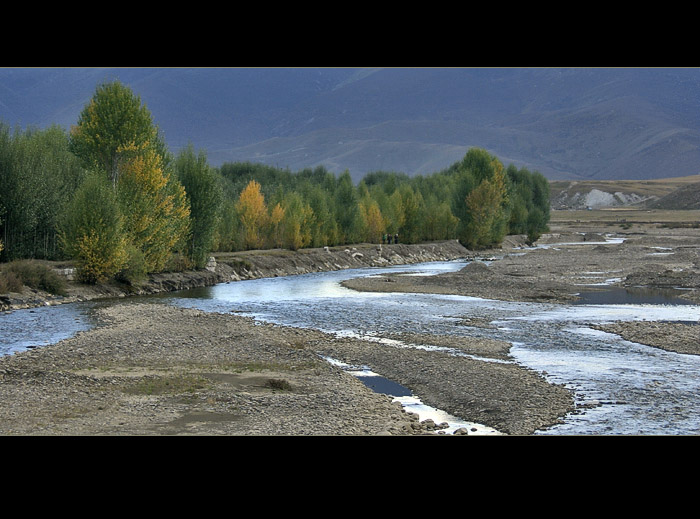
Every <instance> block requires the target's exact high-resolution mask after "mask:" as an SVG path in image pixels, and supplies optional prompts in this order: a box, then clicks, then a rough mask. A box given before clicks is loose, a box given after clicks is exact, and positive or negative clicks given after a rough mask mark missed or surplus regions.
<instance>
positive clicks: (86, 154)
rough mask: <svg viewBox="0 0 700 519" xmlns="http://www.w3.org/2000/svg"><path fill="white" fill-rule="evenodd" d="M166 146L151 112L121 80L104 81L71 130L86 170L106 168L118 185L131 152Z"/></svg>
mask: <svg viewBox="0 0 700 519" xmlns="http://www.w3.org/2000/svg"><path fill="white" fill-rule="evenodd" d="M145 147H152V148H153V149H154V150H155V151H156V152H157V153H159V154H160V155H163V151H164V150H163V148H164V145H163V143H162V141H161V140H160V138H159V135H158V129H157V127H156V126H154V125H153V120H152V117H151V113H150V112H149V111H148V109H147V108H146V106H145V105H142V104H141V99H140V98H139V97H138V96H135V95H134V94H133V92H132V91H131V89H130V88H128V87H127V86H125V85H122V84H121V83H120V82H119V81H113V82H110V83H102V84H101V85H99V86H98V87H97V89H96V90H95V93H94V95H93V97H92V99H91V100H90V102H89V103H88V104H87V105H86V106H85V108H83V111H82V112H81V113H80V116H79V118H78V124H77V125H75V126H73V127H72V128H71V131H70V150H71V151H72V152H73V153H74V154H75V155H76V156H78V157H80V159H82V161H83V164H84V166H85V167H86V168H87V169H94V170H100V171H104V172H106V173H107V174H108V176H109V178H110V179H111V180H112V184H113V185H114V186H116V185H117V181H118V177H119V173H120V164H121V162H122V161H123V160H124V159H125V158H126V157H128V155H129V154H130V151H133V150H134V149H143V148H145Z"/></svg>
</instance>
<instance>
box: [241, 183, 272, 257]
mask: <svg viewBox="0 0 700 519" xmlns="http://www.w3.org/2000/svg"><path fill="white" fill-rule="evenodd" d="M236 205H237V212H238V217H239V219H240V223H241V226H242V228H243V245H244V247H245V248H246V249H257V248H260V247H262V246H263V244H264V241H265V236H264V232H263V231H264V229H265V226H266V225H267V223H268V214H267V206H266V205H265V197H264V196H263V194H262V192H261V190H260V184H259V183H258V182H257V181H255V180H251V181H250V182H248V185H247V186H246V187H245V188H244V189H243V191H241V194H240V196H239V197H238V203H237V204H236Z"/></svg>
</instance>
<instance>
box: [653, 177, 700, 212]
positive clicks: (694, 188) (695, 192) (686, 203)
mask: <svg viewBox="0 0 700 519" xmlns="http://www.w3.org/2000/svg"><path fill="white" fill-rule="evenodd" d="M647 207H649V208H650V209H684V210H692V209H700V181H698V182H697V183H695V184H690V185H688V186H684V187H681V188H678V189H676V190H675V191H673V192H671V193H669V194H668V195H666V196H664V197H661V198H660V199H658V200H656V201H654V202H651V203H649V204H647Z"/></svg>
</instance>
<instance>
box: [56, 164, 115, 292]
mask: <svg viewBox="0 0 700 519" xmlns="http://www.w3.org/2000/svg"><path fill="white" fill-rule="evenodd" d="M59 236H60V239H61V244H62V247H63V250H64V251H65V252H66V253H67V254H68V255H69V256H70V257H72V258H75V260H76V264H77V270H78V278H79V279H80V280H81V281H82V282H84V283H98V282H101V281H103V280H105V279H107V278H109V277H111V276H113V275H114V274H116V273H117V272H119V270H121V268H122V266H123V265H124V262H125V261H126V259H127V258H126V251H125V247H126V241H125V239H124V236H123V235H122V219H121V215H120V214H119V209H118V207H117V202H116V198H115V196H114V192H113V190H112V188H111V186H110V185H109V184H108V183H107V181H106V180H105V179H101V178H99V177H98V176H96V175H92V176H90V177H88V178H87V179H86V180H85V182H84V183H83V184H82V185H81V186H80V188H79V189H78V191H77V192H76V193H75V196H74V197H73V199H72V200H71V202H70V204H69V206H68V208H67V210H66V212H65V214H64V215H63V219H62V221H61V224H60V229H59Z"/></svg>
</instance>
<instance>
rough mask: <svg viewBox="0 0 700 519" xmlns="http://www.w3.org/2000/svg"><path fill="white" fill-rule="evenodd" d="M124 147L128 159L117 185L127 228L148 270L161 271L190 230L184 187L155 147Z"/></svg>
mask: <svg viewBox="0 0 700 519" xmlns="http://www.w3.org/2000/svg"><path fill="white" fill-rule="evenodd" d="M124 148H125V149H123V150H121V151H122V152H123V156H124V157H126V159H125V160H123V161H121V162H120V164H119V177H118V184H117V198H118V200H119V205H120V208H121V211H122V214H123V215H124V220H125V222H124V224H125V225H124V230H125V232H126V234H127V235H128V237H129V239H130V241H131V244H132V245H133V247H134V248H135V250H136V251H138V252H139V253H140V254H141V255H142V256H143V261H144V268H145V271H146V272H160V271H162V270H163V268H164V267H165V266H166V263H167V261H168V259H169V258H170V256H171V254H172V252H173V250H174V249H175V247H176V245H178V244H184V240H185V239H186V237H187V233H188V231H189V216H190V209H189V204H188V202H187V197H186V194H185V190H184V188H183V187H182V184H180V183H179V182H178V181H177V180H176V179H175V178H174V177H173V176H172V175H170V174H169V173H167V172H166V170H165V168H164V165H163V160H162V157H161V155H160V154H159V153H157V152H156V151H155V150H154V149H153V148H152V147H150V146H147V145H146V146H143V147H140V146H135V145H130V146H126V147H124ZM132 259H133V258H132Z"/></svg>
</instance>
